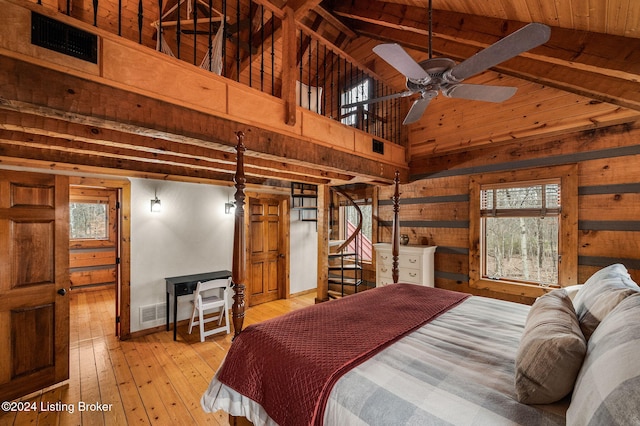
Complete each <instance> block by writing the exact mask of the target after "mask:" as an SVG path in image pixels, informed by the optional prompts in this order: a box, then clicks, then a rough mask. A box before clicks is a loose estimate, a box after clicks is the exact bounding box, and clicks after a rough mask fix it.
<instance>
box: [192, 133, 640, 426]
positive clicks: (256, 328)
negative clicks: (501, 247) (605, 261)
mask: <svg viewBox="0 0 640 426" xmlns="http://www.w3.org/2000/svg"><path fill="white" fill-rule="evenodd" d="M237 136H238V148H237V152H238V170H237V174H236V188H237V189H238V191H237V193H236V205H237V209H236V226H235V231H236V237H235V239H234V254H235V256H234V265H233V281H234V283H235V290H236V295H235V296H234V305H233V322H234V329H235V337H234V342H233V344H232V346H231V348H230V350H229V353H228V355H227V357H226V359H225V361H224V362H223V364H222V366H221V367H220V369H219V370H218V372H217V373H216V375H215V377H214V378H213V379H212V381H211V384H210V386H209V389H208V390H207V391H206V392H205V394H204V395H203V397H202V400H201V404H202V407H203V409H205V410H206V411H212V412H213V411H217V410H220V409H222V410H225V411H226V412H228V413H229V414H230V415H231V417H230V419H231V423H232V424H236V421H238V418H239V417H244V418H246V419H248V420H249V421H251V422H253V423H254V424H267V425H275V424H280V425H307V424H318V425H319V424H327V425H370V424H377V425H405V424H414V425H429V424H438V425H439V424H455V425H463V424H465V425H466V424H468V425H471V424H475V425H502V424H522V425H562V424H573V425H587V424H594V425H595V424H640V414H639V413H640V408H639V407H640V392H639V391H638V389H640V362H638V360H639V358H640V356H639V355H638V354H640V289H639V288H638V286H637V285H636V284H635V283H634V282H633V281H632V280H631V277H630V276H629V274H628V272H627V271H626V269H625V268H624V266H623V265H620V264H616V265H611V266H609V267H606V268H604V269H602V270H600V271H598V272H597V273H596V274H594V275H593V276H592V277H591V278H589V280H588V281H587V282H586V283H585V284H584V285H581V286H573V287H571V288H566V289H558V290H554V291H552V292H550V293H548V294H546V295H545V296H542V297H540V298H539V299H538V300H537V301H536V302H535V303H534V305H533V306H531V307H530V306H525V305H521V304H517V303H512V302H506V301H501V300H495V299H489V298H484V297H479V296H470V295H467V294H463V293H459V292H452V291H447V290H442V289H437V288H428V287H422V286H416V285H411V284H402V283H399V284H398V283H397V280H398V271H397V269H398V262H397V259H398V234H399V232H398V228H399V221H398V211H399V208H398V206H399V190H398V188H399V182H398V175H397V174H396V179H395V193H394V196H393V201H394V219H393V237H392V240H393V242H392V244H393V258H394V262H393V269H394V274H393V277H394V282H395V283H396V284H393V285H389V286H386V287H381V288H376V289H372V290H368V291H365V292H362V293H358V294H356V295H352V296H348V297H345V298H343V299H339V300H336V301H331V302H326V303H321V304H317V305H315V306H311V307H308V308H305V309H302V310H298V311H294V312H291V313H289V314H287V315H284V316H281V317H277V318H274V319H272V320H269V321H265V322H263V323H259V324H254V325H251V326H249V327H247V329H245V330H242V320H243V316H244V274H243V271H242V265H243V264H244V260H243V259H242V255H243V249H242V241H243V240H244V236H243V235H242V231H243V226H242V216H243V203H244V194H243V189H244V175H243V167H242V165H243V160H242V155H243V152H244V149H245V148H244V145H243V137H244V135H243V134H242V133H238V135H237ZM241 331H242V332H241ZM234 416H238V417H234Z"/></svg>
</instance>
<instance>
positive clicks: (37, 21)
mask: <svg viewBox="0 0 640 426" xmlns="http://www.w3.org/2000/svg"><path fill="white" fill-rule="evenodd" d="M31 44H35V45H36V46H40V47H44V48H46V49H50V50H54V51H56V52H59V53H63V54H65V55H69V56H73V57H74V58H78V59H82V60H83V61H87V62H92V63H94V64H97V63H98V36H97V35H95V34H91V33H88V32H86V31H82V30H79V29H77V28H74V27H72V26H70V25H67V24H63V23H62V22H58V21H56V20H55V19H51V18H49V17H46V16H43V15H40V14H39V13H35V12H31Z"/></svg>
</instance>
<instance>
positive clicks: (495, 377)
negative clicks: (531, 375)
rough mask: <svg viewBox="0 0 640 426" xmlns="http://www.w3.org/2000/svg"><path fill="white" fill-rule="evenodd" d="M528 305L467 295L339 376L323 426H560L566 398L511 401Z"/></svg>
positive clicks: (513, 394)
mask: <svg viewBox="0 0 640 426" xmlns="http://www.w3.org/2000/svg"><path fill="white" fill-rule="evenodd" d="M528 311H529V306H526V305H520V304H515V303H510V302H503V301H500V300H494V299H488V298H483V297H478V296H474V297H470V298H469V299H467V300H465V301H464V302H462V303H461V304H460V305H458V306H456V307H455V308H453V309H451V310H449V311H448V312H445V313H444V314H442V315H441V316H440V317H438V318H436V319H435V320H433V321H431V322H430V323H428V324H427V325H425V326H423V327H422V328H420V329H419V330H417V331H415V332H413V333H411V334H409V335H408V336H406V337H404V338H402V339H401V340H399V341H398V342H396V343H394V344H393V345H392V346H390V347H388V348H386V349H384V350H383V351H382V352H380V353H379V354H377V355H376V356H374V357H373V358H372V359H370V360H368V361H367V362H365V363H363V364H362V365H360V366H358V367H356V368H354V369H353V370H351V371H350V372H348V373H347V374H345V375H344V376H343V377H342V378H341V379H340V380H339V381H338V383H337V384H336V385H335V386H334V388H333V390H332V392H331V395H330V397H329V402H328V404H327V407H326V410H325V424H328V425H340V426H342V425H381V426H382V425H384V426H391V425H420V426H424V425H449V424H452V425H489V426H494V425H512V424H520V425H527V426H530V425H564V424H565V412H566V409H567V407H568V402H567V401H563V402H562V403H557V404H552V405H544V406H543V405H540V406H529V405H524V404H520V403H518V402H517V401H516V399H515V386H514V377H515V373H514V359H515V354H516V350H517V348H518V344H519V342H520V335H521V334H522V331H523V328H524V323H525V320H526V316H527V313H528Z"/></svg>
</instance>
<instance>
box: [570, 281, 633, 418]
mask: <svg viewBox="0 0 640 426" xmlns="http://www.w3.org/2000/svg"><path fill="white" fill-rule="evenodd" d="M639 354H640V293H636V294H633V295H631V296H629V297H627V298H626V299H624V300H623V301H622V302H620V303H619V304H618V305H617V306H616V307H615V308H614V309H613V310H612V311H611V312H610V313H609V315H607V317H606V318H605V319H604V320H602V322H601V323H600V325H599V326H598V328H597V329H596V330H595V331H594V332H593V335H592V336H591V339H590V340H589V343H588V346H587V355H586V357H585V359H584V363H583V365H582V368H581V370H580V373H579V374H578V378H577V380H576V384H575V389H574V391H573V396H572V398H571V404H570V405H569V410H568V411H567V426H586V425H594V426H599V425H640V362H639V356H640V355H639Z"/></svg>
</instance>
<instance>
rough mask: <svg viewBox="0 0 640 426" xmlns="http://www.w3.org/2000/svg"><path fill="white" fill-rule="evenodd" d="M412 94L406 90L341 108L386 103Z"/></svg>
mask: <svg viewBox="0 0 640 426" xmlns="http://www.w3.org/2000/svg"><path fill="white" fill-rule="evenodd" d="M414 93H416V92H412V91H410V90H407V91H406V92H400V93H393V94H391V95H386V96H381V97H379V98H374V99H367V100H366V101H360V102H354V103H352V104H347V105H342V108H355V107H359V106H360V105H368V104H375V103H376V102H382V101H388V100H389V99H395V98H405V97H407V96H411V95H413V94H414Z"/></svg>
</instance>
